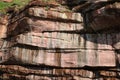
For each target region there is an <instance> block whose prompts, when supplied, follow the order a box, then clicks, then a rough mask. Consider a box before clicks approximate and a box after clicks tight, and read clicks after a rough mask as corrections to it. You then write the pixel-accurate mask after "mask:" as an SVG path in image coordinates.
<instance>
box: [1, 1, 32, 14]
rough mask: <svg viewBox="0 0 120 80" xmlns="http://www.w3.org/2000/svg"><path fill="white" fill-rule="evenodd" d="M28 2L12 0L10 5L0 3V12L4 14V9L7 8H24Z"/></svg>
mask: <svg viewBox="0 0 120 80" xmlns="http://www.w3.org/2000/svg"><path fill="white" fill-rule="evenodd" d="M29 1H30V0H13V1H12V2H11V3H6V2H2V1H0V12H1V13H6V9H7V8H9V7H13V6H14V5H16V6H17V8H18V9H19V8H22V7H24V6H25V5H26V4H27V3H28V2H29Z"/></svg>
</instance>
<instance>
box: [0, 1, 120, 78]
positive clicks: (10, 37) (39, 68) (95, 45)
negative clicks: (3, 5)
mask: <svg viewBox="0 0 120 80" xmlns="http://www.w3.org/2000/svg"><path fill="white" fill-rule="evenodd" d="M63 1H64V0H63ZM96 1H97V0H96ZM94 4H96V3H94ZM115 4H117V6H118V4H119V3H115ZM107 6H108V7H107ZM109 6H112V9H113V8H115V9H116V11H118V12H116V13H115V14H110V15H108V14H107V13H106V11H108V12H109V9H111V7H109ZM96 11H97V13H95V12H96ZM99 12H100V13H99ZM114 12H115V11H114ZM110 13H111V12H110ZM118 13H119V10H117V8H116V7H113V5H112V4H108V5H106V6H105V7H102V8H99V9H97V10H93V11H92V12H91V11H90V12H86V15H87V16H83V15H84V14H83V13H78V12H73V11H70V10H69V9H68V8H67V7H66V5H64V6H61V5H60V4H59V3H57V2H54V0H53V1H50V2H42V1H41V0H38V1H36V0H35V1H33V2H31V3H30V4H29V5H28V6H27V7H26V8H25V9H23V10H22V11H20V12H16V14H14V15H12V16H11V18H9V24H8V25H6V23H5V24H4V28H5V29H4V30H3V31H1V33H0V36H3V34H5V35H6V36H5V37H1V40H0V46H1V50H0V63H1V65H0V73H1V74H0V76H1V79H3V80H4V79H5V80H11V79H13V80H95V79H96V80H98V79H99V80H119V79H120V77H119V76H120V44H119V43H120V32H119V29H118V28H119V26H120V24H119V22H118V21H119V17H116V15H117V14H118ZM98 14H100V15H98ZM13 16H14V17H13ZM91 19H92V22H90V20H91ZM109 19H110V20H109ZM2 25H3V24H1V26H2ZM88 25H89V26H88ZM91 25H92V26H91ZM114 27H116V28H114ZM6 28H7V32H6ZM91 28H92V29H94V30H91ZM1 29H3V27H1ZM108 29H109V30H108ZM97 31H99V32H97ZM3 38H4V39H3Z"/></svg>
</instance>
